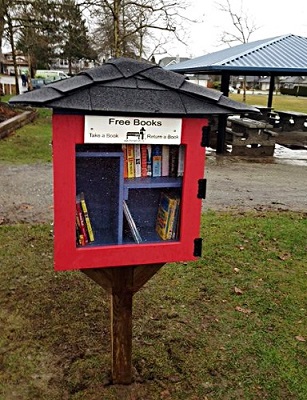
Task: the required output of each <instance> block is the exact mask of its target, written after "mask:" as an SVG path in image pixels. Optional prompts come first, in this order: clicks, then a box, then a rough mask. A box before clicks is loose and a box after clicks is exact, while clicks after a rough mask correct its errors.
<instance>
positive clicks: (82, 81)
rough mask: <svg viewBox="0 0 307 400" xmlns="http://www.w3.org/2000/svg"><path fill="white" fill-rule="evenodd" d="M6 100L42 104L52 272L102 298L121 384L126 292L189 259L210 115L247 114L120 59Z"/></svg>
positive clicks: (171, 75) (210, 93)
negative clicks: (75, 275)
mask: <svg viewBox="0 0 307 400" xmlns="http://www.w3.org/2000/svg"><path fill="white" fill-rule="evenodd" d="M10 103H11V104H27V105H30V106H33V107H49V108H52V109H53V117H52V132H53V138H52V144H53V175H54V266H55V269H56V270H63V271H64V270H73V269H79V270H81V271H82V272H84V273H85V274H86V275H88V276H89V277H90V278H92V279H93V280H94V281H95V282H97V283H98V284H100V285H101V286H102V287H103V288H105V289H106V290H107V291H108V292H109V293H110V294H111V299H112V307H111V325H112V329H111V332H112V380H113V382H114V383H130V382H131V380H132V375H131V336H132V331H131V327H132V296H133V294H134V293H135V292H136V291H137V290H139V289H140V288H141V287H142V286H143V285H144V283H146V281H147V280H148V279H150V278H151V277H152V276H153V275H154V274H155V273H156V272H157V271H158V270H159V268H161V267H162V266H163V265H164V264H165V263H168V262H176V261H188V260H193V259H195V258H196V257H199V256H201V251H202V239H201V238H200V217H201V205H202V199H203V198H205V192H206V180H205V179H204V172H205V147H206V146H207V145H208V143H209V138H210V119H211V117H212V116H214V117H220V116H222V117H225V116H227V115H233V114H236V115H238V114H239V115H241V114H242V115H243V114H244V113H247V112H248V113H251V112H258V110H257V109H255V108H253V107H250V106H247V105H246V104H243V103H238V102H235V101H232V100H230V99H229V98H227V97H225V96H223V95H222V93H220V92H218V91H216V90H212V89H207V88H205V87H201V86H199V85H196V84H193V83H191V82H189V81H188V80H187V79H186V77H185V76H183V75H180V74H178V73H175V72H171V71H166V70H164V69H162V68H161V67H159V66H157V65H155V64H151V63H147V62H139V61H136V60H132V59H128V58H118V59H111V60H109V61H108V62H106V63H105V64H103V65H102V66H100V67H97V68H94V69H89V70H87V71H85V72H82V73H80V74H78V75H76V76H75V77H72V78H69V79H65V80H61V81H57V82H54V83H52V84H49V85H46V86H44V87H43V88H41V89H38V90H34V91H31V92H26V93H23V94H21V95H19V96H16V97H13V98H12V99H11V101H10Z"/></svg>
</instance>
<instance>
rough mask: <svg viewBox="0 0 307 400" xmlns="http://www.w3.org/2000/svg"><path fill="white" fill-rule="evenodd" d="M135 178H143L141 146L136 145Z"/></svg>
mask: <svg viewBox="0 0 307 400" xmlns="http://www.w3.org/2000/svg"><path fill="white" fill-rule="evenodd" d="M134 176H135V178H140V177H141V145H140V144H135V145H134Z"/></svg>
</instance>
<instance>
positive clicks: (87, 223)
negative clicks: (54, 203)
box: [77, 192, 95, 242]
mask: <svg viewBox="0 0 307 400" xmlns="http://www.w3.org/2000/svg"><path fill="white" fill-rule="evenodd" d="M79 200H80V204H81V209H82V213H83V216H84V220H85V226H86V231H87V235H88V240H89V241H90V242H93V241H94V240H95V238H94V232H93V228H92V224H91V220H90V217H89V215H88V210H87V205H86V202H85V197H84V193H83V192H81V193H80V195H79V196H77V201H79Z"/></svg>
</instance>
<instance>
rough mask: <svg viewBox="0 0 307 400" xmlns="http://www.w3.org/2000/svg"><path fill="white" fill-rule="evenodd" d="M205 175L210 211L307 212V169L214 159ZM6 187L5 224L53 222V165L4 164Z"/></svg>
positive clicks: (0, 215) (0, 175)
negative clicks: (271, 210)
mask: <svg viewBox="0 0 307 400" xmlns="http://www.w3.org/2000/svg"><path fill="white" fill-rule="evenodd" d="M270 160H271V159H270ZM205 171H206V172H205V176H206V178H207V198H206V199H205V200H204V201H203V209H204V210H208V209H212V210H230V209H237V210H241V211H248V210H266V209H273V210H293V211H303V212H304V211H306V210H307V179H306V172H307V166H304V165H287V164H275V163H272V162H268V160H263V161H262V162H251V161H248V160H242V159H239V158H234V157H223V156H220V157H216V156H214V157H210V156H209V157H208V158H207V163H206V170H205ZM0 186H1V192H0V223H2V224H4V223H16V222H48V221H50V222H52V220H53V198H52V193H53V192H52V166H51V164H36V165H21V166H8V165H0Z"/></svg>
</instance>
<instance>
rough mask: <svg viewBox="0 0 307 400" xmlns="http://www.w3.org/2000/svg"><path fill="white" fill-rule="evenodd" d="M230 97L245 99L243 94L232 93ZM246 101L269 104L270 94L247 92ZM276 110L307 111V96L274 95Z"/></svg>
mask: <svg viewBox="0 0 307 400" xmlns="http://www.w3.org/2000/svg"><path fill="white" fill-rule="evenodd" d="M229 97H230V98H231V99H232V100H236V101H240V102H242V101H243V95H242V94H236V93H231V94H230V95H229ZM246 103H247V104H250V105H258V106H267V103H268V95H265V94H247V95H246ZM272 107H273V109H274V110H279V111H288V110H290V111H298V112H303V113H307V97H295V96H286V95H281V94H278V95H276V94H274V95H273V104H272Z"/></svg>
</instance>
